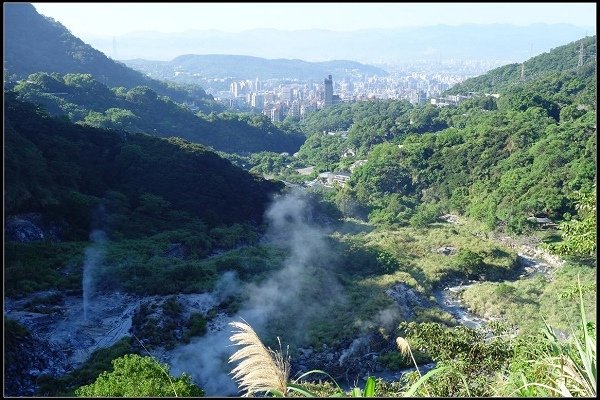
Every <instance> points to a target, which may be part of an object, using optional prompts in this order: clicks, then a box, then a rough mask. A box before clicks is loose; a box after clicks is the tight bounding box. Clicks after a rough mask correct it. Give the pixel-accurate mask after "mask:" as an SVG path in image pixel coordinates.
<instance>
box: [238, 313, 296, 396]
mask: <svg viewBox="0 0 600 400" xmlns="http://www.w3.org/2000/svg"><path fill="white" fill-rule="evenodd" d="M230 325H231V326H232V327H233V328H236V329H237V331H234V333H233V335H231V337H230V340H231V341H232V342H233V343H234V344H235V345H237V346H243V347H242V348H240V349H239V350H238V351H236V352H235V353H234V354H233V355H232V356H231V357H229V362H230V363H232V362H236V361H240V363H239V364H238V365H237V366H236V367H235V368H233V370H232V371H231V372H232V374H233V378H234V379H235V380H236V381H237V382H238V386H239V387H240V389H241V390H242V391H243V392H245V393H244V394H243V396H244V397H248V396H252V395H254V394H255V393H265V394H266V393H271V394H274V395H279V396H284V395H286V393H287V392H288V380H289V375H290V362H289V357H284V356H283V355H282V354H281V352H277V351H273V350H271V349H270V348H267V347H265V346H264V345H263V344H262V342H261V340H260V338H259V337H258V335H257V334H256V332H254V330H253V329H252V327H251V326H250V325H248V324H246V323H243V322H231V323H230Z"/></svg>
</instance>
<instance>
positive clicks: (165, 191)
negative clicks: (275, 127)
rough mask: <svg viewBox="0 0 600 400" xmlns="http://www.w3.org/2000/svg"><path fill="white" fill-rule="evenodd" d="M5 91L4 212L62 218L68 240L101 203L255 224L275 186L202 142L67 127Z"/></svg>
mask: <svg viewBox="0 0 600 400" xmlns="http://www.w3.org/2000/svg"><path fill="white" fill-rule="evenodd" d="M5 96H6V99H5V100H6V103H5V150H6V160H5V168H6V169H5V171H6V186H5V212H6V214H7V215H10V214H17V213H21V214H22V213H28V212H41V213H43V214H44V215H45V216H46V217H48V218H50V219H54V220H61V219H64V220H65V221H66V222H67V223H68V225H69V226H70V227H71V228H70V229H69V236H72V237H74V238H79V239H81V238H84V237H86V235H87V234H88V233H89V230H90V229H91V228H92V226H91V223H92V210H93V209H94V208H95V207H97V206H99V205H101V204H105V205H107V204H112V206H108V207H109V209H110V207H116V209H118V210H119V212H118V213H117V214H122V215H121V216H120V218H127V217H126V216H127V215H128V213H130V212H132V211H134V210H135V209H136V207H138V206H142V205H144V204H146V205H145V206H144V207H146V209H147V213H149V214H151V215H153V213H154V214H156V215H155V217H158V216H159V215H160V214H162V213H164V215H162V216H161V217H160V218H159V220H160V221H158V222H157V221H155V222H156V223H159V222H160V223H162V224H163V225H164V224H165V223H166V224H169V223H170V222H169V220H170V218H171V217H169V215H171V213H173V215H172V217H173V218H175V216H176V214H177V213H178V212H184V213H187V214H189V215H190V216H195V217H197V218H200V219H202V220H203V221H205V222H207V223H209V224H210V225H218V224H223V223H227V224H230V223H235V222H253V223H259V222H260V221H261V218H262V214H263V211H264V208H265V204H266V203H267V201H268V200H269V195H270V193H272V192H274V191H276V190H277V189H278V188H280V185H278V184H275V183H271V182H268V181H264V180H262V179H259V178H256V177H254V176H252V175H250V174H249V173H247V172H245V171H243V170H241V169H239V168H237V167H234V166H233V165H232V164H231V163H230V162H229V161H227V160H224V159H222V158H220V157H219V156H218V155H216V154H215V153H213V152H211V151H208V150H207V149H206V148H205V147H203V146H201V145H198V144H192V143H189V142H186V141H185V140H182V139H179V138H169V139H161V138H155V137H152V136H149V135H144V134H136V133H126V132H123V131H114V130H105V129H98V128H93V127H86V126H79V125H73V124H71V123H69V122H66V121H64V120H61V119H54V118H51V117H50V116H48V115H47V114H46V113H45V112H44V111H43V110H41V109H39V108H36V107H35V106H33V105H32V104H30V103H24V102H21V101H18V100H16V99H14V95H13V94H11V93H10V92H7V93H6V95H5ZM111 217H115V214H111ZM116 219H117V220H118V219H119V218H116ZM176 220H177V219H176V218H175V219H174V220H173V221H171V222H175V221H176ZM121 222H122V223H123V224H126V222H127V221H126V220H123V221H121ZM121 222H119V223H117V225H119V224H120V223H121ZM112 228H113V229H116V230H121V228H122V230H124V231H125V230H127V229H126V228H125V227H121V226H120V225H119V226H115V227H112ZM131 229H133V228H131Z"/></svg>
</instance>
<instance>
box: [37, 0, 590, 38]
mask: <svg viewBox="0 0 600 400" xmlns="http://www.w3.org/2000/svg"><path fill="white" fill-rule="evenodd" d="M32 4H33V5H34V6H35V7H36V9H37V11H38V12H39V13H41V14H43V15H45V16H48V17H52V18H54V19H55V20H57V21H59V22H60V23H62V24H63V25H65V26H66V27H67V29H69V30H70V31H71V33H73V34H74V35H76V36H79V37H80V38H82V39H86V38H92V37H98V36H116V35H122V34H125V33H129V32H138V31H156V32H164V33H170V32H183V31H186V30H207V29H216V30H220V31H225V32H241V31H244V30H249V29H256V28H274V29H283V30H300V29H328V30H333V31H340V32H347V31H354V30H360V29H372V28H383V29H391V28H402V27H413V26H428V25H436V24H446V25H461V24H466V23H476V24H492V23H511V24H514V25H520V26H525V25H530V24H534V23H549V24H553V23H567V24H572V25H576V26H579V27H584V28H590V29H593V31H594V32H590V34H595V29H596V3H592V2H588V3H32Z"/></svg>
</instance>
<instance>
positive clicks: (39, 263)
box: [4, 242, 85, 296]
mask: <svg viewBox="0 0 600 400" xmlns="http://www.w3.org/2000/svg"><path fill="white" fill-rule="evenodd" d="M84 247H85V243H82V242H65V243H50V242H31V243H15V242H7V243H6V244H5V246H4V251H5V253H4V254H5V264H4V276H5V281H4V284H5V293H6V295H7V296H17V295H24V294H28V293H31V292H34V291H38V290H48V289H60V290H67V289H78V288H80V287H81V272H80V271H79V270H78V269H77V268H75V266H76V265H80V264H81V263H82V261H83V249H84ZM65 270H67V271H68V270H71V272H70V273H68V274H66V273H64V271H65Z"/></svg>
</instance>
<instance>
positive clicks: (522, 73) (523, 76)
mask: <svg viewBox="0 0 600 400" xmlns="http://www.w3.org/2000/svg"><path fill="white" fill-rule="evenodd" d="M521 80H522V81H524V80H525V63H523V64H521Z"/></svg>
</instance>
